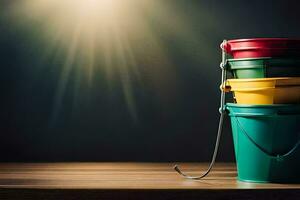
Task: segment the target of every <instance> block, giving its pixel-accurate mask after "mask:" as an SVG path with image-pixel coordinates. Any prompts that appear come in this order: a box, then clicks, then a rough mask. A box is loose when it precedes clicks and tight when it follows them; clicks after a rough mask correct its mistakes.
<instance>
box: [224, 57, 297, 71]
mask: <svg viewBox="0 0 300 200" xmlns="http://www.w3.org/2000/svg"><path fill="white" fill-rule="evenodd" d="M227 62H228V68H229V69H230V70H238V69H253V68H265V67H288V66H289V67H291V66H292V67H300V58H272V57H262V58H239V59H228V60H227ZM251 62H253V63H251Z"/></svg>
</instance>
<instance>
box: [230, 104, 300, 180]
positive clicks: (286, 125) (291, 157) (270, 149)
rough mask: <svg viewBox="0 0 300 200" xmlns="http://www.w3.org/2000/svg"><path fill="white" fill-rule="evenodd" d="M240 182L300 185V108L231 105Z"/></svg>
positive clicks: (293, 106)
mask: <svg viewBox="0 0 300 200" xmlns="http://www.w3.org/2000/svg"><path fill="white" fill-rule="evenodd" d="M226 109H227V110H228V111H229V116H230V118H231V126H232V134H233V141H234V150H235V157H236V161H237V171H238V179H239V180H241V181H248V182H274V183H276V182H278V183H300V142H299V135H300V126H299V122H300V105H256V106H255V105H238V104H227V105H226Z"/></svg>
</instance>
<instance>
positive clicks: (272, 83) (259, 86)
mask: <svg viewBox="0 0 300 200" xmlns="http://www.w3.org/2000/svg"><path fill="white" fill-rule="evenodd" d="M221 89H222V90H225V92H230V91H232V92H234V98H235V100H236V102H237V103H238V104H295V103H300V77H296V78H285V77H284V78H257V79H228V80H227V81H226V82H225V83H224V84H223V85H222V86H221Z"/></svg>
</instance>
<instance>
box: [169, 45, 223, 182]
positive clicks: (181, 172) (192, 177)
mask: <svg viewBox="0 0 300 200" xmlns="http://www.w3.org/2000/svg"><path fill="white" fill-rule="evenodd" d="M226 42H227V41H226V40H223V42H222V44H221V48H222V62H221V64H220V67H221V69H222V78H221V79H222V80H221V81H222V85H223V84H224V83H225V81H226V78H227V71H226V65H227V59H226V52H225V49H224V45H225V44H226ZM225 95H226V93H225V91H224V90H222V91H221V96H220V108H219V113H220V119H219V126H218V133H217V139H216V143H215V149H214V153H213V156H212V159H211V162H210V164H209V167H208V169H207V170H206V171H205V172H204V173H203V174H202V175H200V176H191V175H188V174H186V173H184V172H183V171H182V170H180V168H179V166H178V165H175V166H174V170H175V171H177V172H178V173H179V174H180V175H181V176H183V177H184V178H187V179H193V180H199V179H202V178H204V177H206V176H207V175H208V174H209V172H210V171H211V169H212V168H213V165H214V164H215V161H216V157H217V154H218V150H219V144H220V139H221V135H222V130H223V122H224V116H225V100H226V96H225Z"/></svg>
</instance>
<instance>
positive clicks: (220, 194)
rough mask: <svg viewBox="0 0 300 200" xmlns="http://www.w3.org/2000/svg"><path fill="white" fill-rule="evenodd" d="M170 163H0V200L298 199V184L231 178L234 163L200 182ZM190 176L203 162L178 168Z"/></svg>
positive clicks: (214, 171) (299, 188)
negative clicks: (186, 176)
mask: <svg viewBox="0 0 300 200" xmlns="http://www.w3.org/2000/svg"><path fill="white" fill-rule="evenodd" d="M172 167H173V164H172V163H2V164H0V199H1V200H5V199H55V200H59V199H63V200H68V199H88V200H91V199H159V200H160V199H185V200H188V199H198V200H199V199H269V200H277V199H289V200H291V199H295V200H296V199H297V200H299V199H300V185H299V184H254V183H244V182H239V181H237V180H236V175H237V174H236V169H235V166H234V164H224V163H223V164H221V163H218V164H217V165H216V166H215V167H214V169H213V171H212V173H211V174H210V175H209V176H208V177H207V178H205V179H203V180H200V181H191V180H186V179H184V178H182V177H180V176H179V175H178V174H177V173H176V172H175V171H174V170H173V168H172ZM182 167H183V168H184V169H185V170H187V171H188V172H190V173H198V172H199V170H200V171H201V170H205V169H206V167H207V164H187V163H186V164H182Z"/></svg>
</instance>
